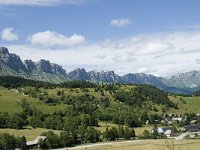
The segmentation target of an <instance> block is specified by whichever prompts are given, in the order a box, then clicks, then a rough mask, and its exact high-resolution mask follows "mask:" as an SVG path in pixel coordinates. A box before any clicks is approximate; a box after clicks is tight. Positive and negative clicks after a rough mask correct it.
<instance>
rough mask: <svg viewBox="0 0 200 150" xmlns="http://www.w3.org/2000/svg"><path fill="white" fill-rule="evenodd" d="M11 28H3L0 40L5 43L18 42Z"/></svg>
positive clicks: (16, 35) (17, 37)
mask: <svg viewBox="0 0 200 150" xmlns="http://www.w3.org/2000/svg"><path fill="white" fill-rule="evenodd" d="M13 30H14V29H13V28H5V29H3V30H2V33H1V38H2V39H3V40H5V41H15V40H19V36H18V34H17V33H14V32H13Z"/></svg>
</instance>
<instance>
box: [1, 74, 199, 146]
mask: <svg viewBox="0 0 200 150" xmlns="http://www.w3.org/2000/svg"><path fill="white" fill-rule="evenodd" d="M0 79H1V80H0V128H2V129H0V133H13V132H14V133H15V134H14V135H15V136H16V134H19V135H21V136H23V135H24V136H26V137H27V138H28V139H33V136H37V135H40V134H42V135H46V136H47V137H49V138H50V137H51V136H53V137H54V138H55V136H59V138H67V139H68V140H71V142H70V143H68V144H67V145H59V146H56V147H54V146H55V145H53V143H52V145H49V146H47V147H46V148H58V147H66V146H73V145H77V144H81V143H88V142H89V143H93V142H98V141H100V140H103V141H112V140H116V139H118V138H120V139H124V140H125V139H126V140H128V139H134V138H135V137H136V136H138V137H137V138H139V137H142V135H143V131H144V130H148V131H150V130H151V129H152V127H153V125H154V124H158V125H159V126H163V125H164V126H167V125H168V124H167V122H162V123H161V121H162V120H164V119H165V116H168V115H169V114H171V113H173V114H174V116H178V115H180V116H187V118H189V121H185V122H184V124H182V125H188V124H189V123H190V120H194V119H198V116H197V115H196V114H197V113H200V108H199V107H198V106H199V105H200V98H199V97H189V96H188V97H183V96H178V95H171V94H168V93H166V92H165V91H162V90H160V89H158V88H156V87H154V86H150V85H136V84H95V83H91V82H87V81H68V82H65V83H62V84H50V83H46V82H40V81H34V80H29V79H24V78H19V77H11V76H8V77H1V78H0ZM198 121H200V120H199V119H198ZM175 125H176V126H180V125H181V124H178V123H177V124H175ZM19 129H21V130H19ZM47 129H49V130H47ZM83 131H84V132H83ZM32 132H34V134H31V133H32ZM43 132H44V133H43ZM120 132H121V134H120ZM54 133H56V135H54ZM63 134H64V135H63ZM74 136H75V137H74ZM151 136H152V138H153V134H152V135H151ZM151 136H150V138H151ZM156 138H160V137H156ZM46 144H47V143H46ZM60 144H62V143H60ZM65 144H66V143H65Z"/></svg>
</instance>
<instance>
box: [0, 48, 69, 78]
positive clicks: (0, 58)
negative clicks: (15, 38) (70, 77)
mask: <svg viewBox="0 0 200 150" xmlns="http://www.w3.org/2000/svg"><path fill="white" fill-rule="evenodd" d="M0 75H13V76H22V77H25V78H30V79H34V80H41V81H47V82H63V81H66V80H67V79H66V71H65V70H64V69H62V66H60V65H57V64H53V63H50V62H49V61H48V60H43V59H41V60H40V61H38V62H33V61H32V60H25V61H24V62H22V60H21V59H20V57H19V56H17V55H16V54H11V53H9V51H8V49H7V48H5V47H0Z"/></svg>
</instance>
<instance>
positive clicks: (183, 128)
mask: <svg viewBox="0 0 200 150" xmlns="http://www.w3.org/2000/svg"><path fill="white" fill-rule="evenodd" d="M178 130H179V131H180V132H186V131H187V130H186V128H185V127H180V128H178Z"/></svg>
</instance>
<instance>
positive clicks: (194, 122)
mask: <svg viewBox="0 0 200 150" xmlns="http://www.w3.org/2000/svg"><path fill="white" fill-rule="evenodd" d="M197 122H198V121H197V120H192V121H190V124H197Z"/></svg>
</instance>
